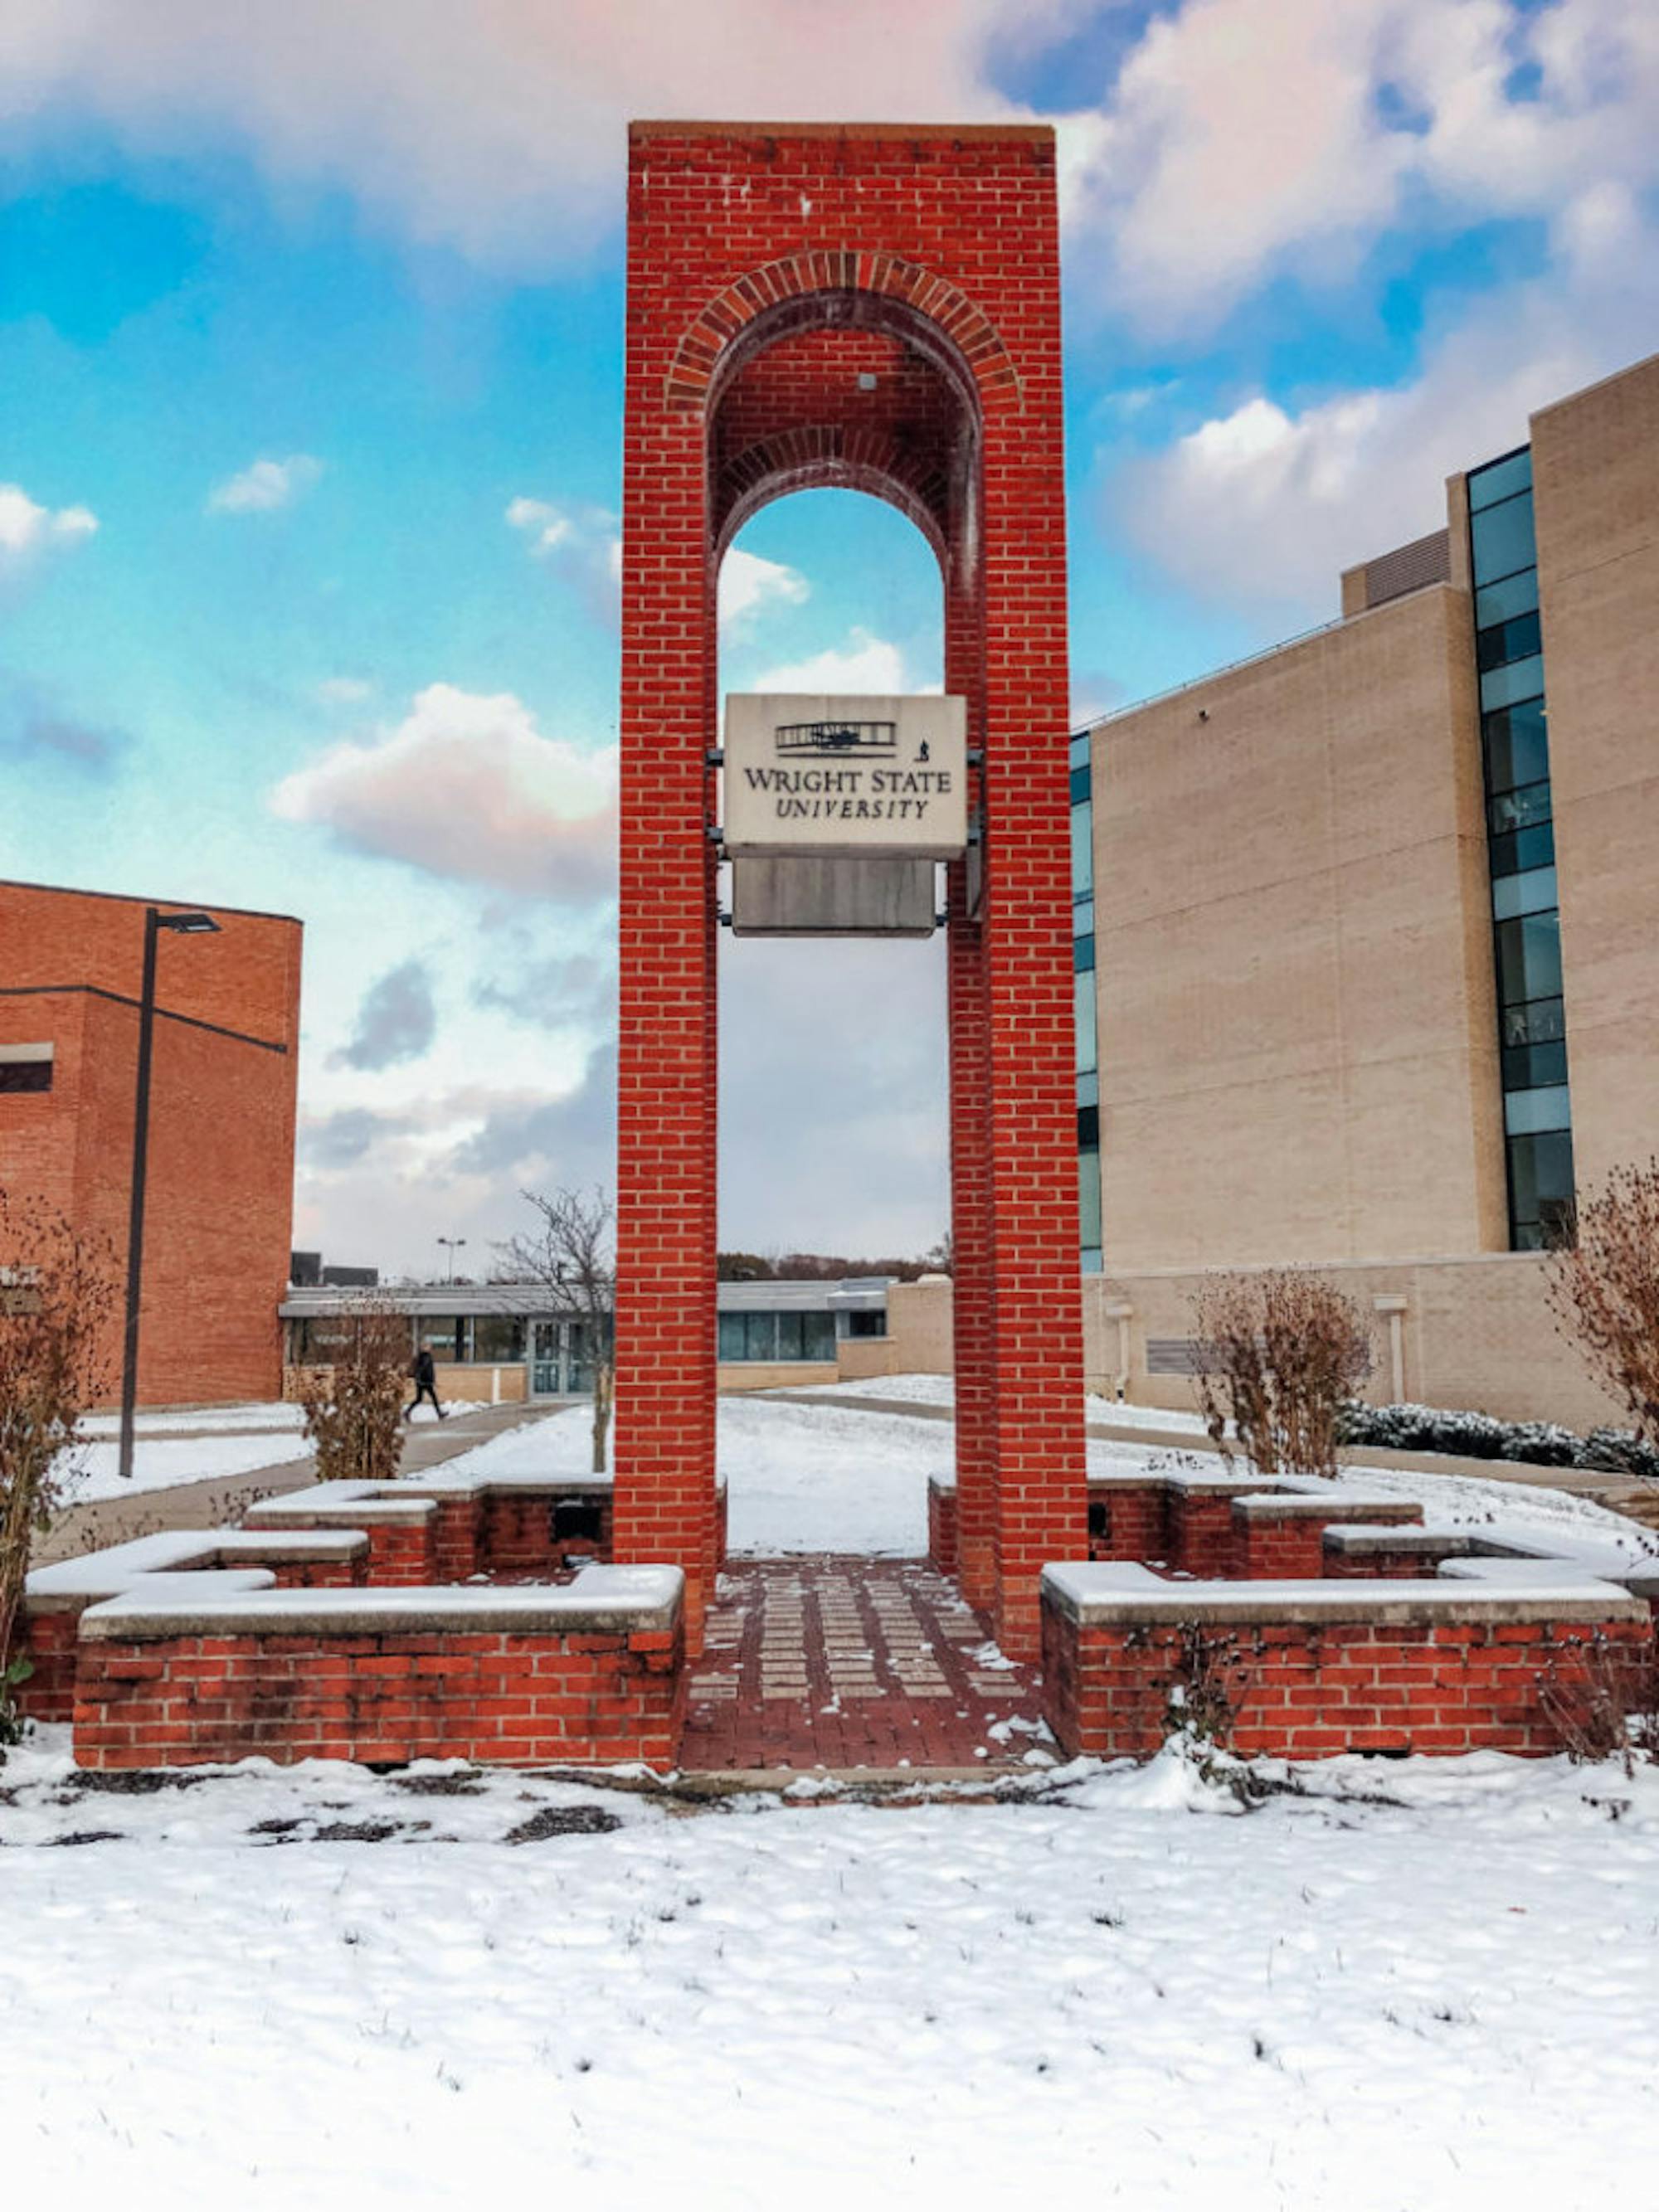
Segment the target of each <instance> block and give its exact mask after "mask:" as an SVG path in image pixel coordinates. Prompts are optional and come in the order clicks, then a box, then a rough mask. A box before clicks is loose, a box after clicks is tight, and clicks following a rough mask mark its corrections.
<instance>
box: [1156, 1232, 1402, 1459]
mask: <svg viewBox="0 0 1659 2212" xmlns="http://www.w3.org/2000/svg"><path fill="white" fill-rule="evenodd" d="M1193 1312H1194V1328H1195V1333H1196V1334H1197V1335H1198V1337H1199V1338H1200V1340H1201V1341H1202V1342H1203V1344H1204V1346H1205V1349H1206V1358H1205V1361H1204V1363H1203V1366H1202V1369H1201V1371H1200V1373H1199V1375H1198V1376H1197V1377H1196V1383H1197V1389H1198V1401H1199V1405H1200V1410H1201V1411H1202V1413H1203V1414H1204V1419H1205V1426H1206V1428H1207V1429H1208V1431H1209V1432H1210V1435H1211V1436H1212V1438H1213V1439H1214V1441H1215V1443H1216V1444H1217V1446H1218V1449H1219V1450H1220V1451H1221V1453H1222V1455H1223V1456H1224V1458H1225V1459H1227V1460H1229V1461H1231V1458H1232V1457H1233V1454H1234V1450H1235V1449H1236V1448H1237V1449H1241V1450H1242V1451H1243V1454H1244V1456H1245V1458H1246V1459H1247V1460H1249V1463H1250V1465H1251V1466H1252V1467H1253V1468H1255V1471H1256V1473H1257V1474H1262V1475H1269V1474H1322V1475H1326V1476H1329V1477H1332V1478H1334V1476H1335V1474H1336V1449H1337V1443H1338V1442H1339V1436H1338V1426H1337V1425H1338V1420H1339V1418H1340V1414H1341V1412H1342V1408H1343V1407H1344V1405H1345V1403H1346V1401H1347V1400H1348V1399H1349V1398H1350V1397H1352V1394H1353V1392H1354V1390H1355V1389H1356V1388H1357V1387H1358V1384H1359V1383H1361V1382H1363V1381H1364V1378H1365V1376H1367V1375H1369V1374H1370V1369H1371V1345H1370V1334H1369V1332H1368V1330H1367V1328H1366V1326H1365V1322H1364V1316H1363V1315H1362V1314H1361V1312H1360V1310H1359V1309H1358V1306H1357V1305H1355V1304H1353V1302H1352V1299H1349V1298H1346V1297H1343V1295H1342V1293H1341V1292H1340V1291H1339V1290H1337V1289H1336V1288H1335V1287H1334V1285H1332V1284H1330V1283H1328V1282H1326V1281H1324V1280H1323V1279H1322V1278H1321V1277H1320V1276H1318V1275H1311V1274H1307V1273H1304V1272H1303V1271H1301V1270H1300V1269H1297V1268H1291V1267H1285V1268H1275V1269H1273V1270H1271V1271H1270V1272H1268V1273H1264V1274H1260V1275H1213V1276H1211V1277H1210V1278H1209V1279H1208V1280H1207V1281H1206V1283H1205V1284H1204V1285H1203V1287H1202V1288H1201V1289H1200V1291H1199V1292H1198V1295H1197V1296H1196V1297H1195V1298H1194V1301H1193Z"/></svg>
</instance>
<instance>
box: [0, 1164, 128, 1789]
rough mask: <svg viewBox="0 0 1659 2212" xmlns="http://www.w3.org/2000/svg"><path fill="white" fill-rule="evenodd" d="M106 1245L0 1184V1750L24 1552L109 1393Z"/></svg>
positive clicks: (111, 1259)
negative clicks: (89, 1419)
mask: <svg viewBox="0 0 1659 2212" xmlns="http://www.w3.org/2000/svg"><path fill="white" fill-rule="evenodd" d="M115 1296H116V1267H115V1254H114V1250H113V1248H112V1246H111V1245H110V1244H109V1243H107V1241H106V1239H104V1238H102V1237H83V1236H82V1235H80V1234H79V1233H78V1232H77V1231H76V1230H75V1229H74V1228H73V1227H72V1226H71V1225H70V1223H69V1221H68V1220H67V1219H66V1218H64V1215H63V1214H61V1213H59V1212H58V1210H57V1209H56V1207H54V1206H47V1205H46V1204H44V1203H42V1202H40V1201H39V1200H23V1199H14V1198H12V1197H10V1196H9V1195H8V1194H7V1193H6V1192H5V1190H4V1189H3V1188H0V1746H3V1745H4V1744H6V1743H8V1742H15V1741H16V1737H17V1734H18V1720H17V1707H16V1699H15V1694H14V1693H15V1690H16V1687H17V1685H18V1684H19V1682H21V1681H22V1680H24V1679H25V1677H26V1676H27V1673H28V1671H29V1670H28V1662H27V1660H26V1659H23V1658H22V1657H21V1656H19V1655H17V1654H16V1653H15V1651H14V1650H13V1645H14V1642H15V1638H16V1632H17V1626H18V1622H19V1620H20V1619H21V1613H22V1605H23V1586H24V1583H25V1582H26V1581H27V1577H28V1571H29V1554H30V1552H31V1550H32V1549H33V1542H34V1539H35V1537H36V1536H37V1535H40V1534H44V1533H45V1531H46V1529H47V1528H50V1527H51V1525H52V1516H53V1514H54V1513H55V1512H56V1511H57V1510H58V1506H59V1505H60V1504H62V1502H63V1498H62V1482H63V1469H64V1453H65V1452H67V1451H69V1450H70V1449H73V1447H74V1446H75V1445H76V1443H78V1442H79V1441H80V1423H81V1416H82V1413H84V1412H85V1410H86V1408H87V1407H88V1404H90V1403H92V1402H93V1401H95V1400H96V1399H97V1398H99V1397H100V1396H101V1395H104V1394H105V1393H106V1391H107V1389H108V1388H109V1384H110V1381H111V1377H112V1367H111V1363H110V1354H109V1346H110V1344H111V1328H110V1325H111V1322H112V1318H113V1316H114V1312H115Z"/></svg>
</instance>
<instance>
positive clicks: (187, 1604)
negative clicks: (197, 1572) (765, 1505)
mask: <svg viewBox="0 0 1659 2212" xmlns="http://www.w3.org/2000/svg"><path fill="white" fill-rule="evenodd" d="M684 1583H685V1578H684V1575H683V1574H682V1573H681V1571H680V1570H679V1569H678V1567H617V1566H603V1565H596V1566H591V1567H585V1568H583V1570H582V1571H581V1572H580V1574H579V1575H578V1576H577V1577H576V1579H575V1580H574V1582H573V1583H569V1584H568V1585H567V1586H566V1587H564V1588H562V1589H544V1588H533V1587H531V1588H522V1589H490V1588H482V1589H480V1588H475V1587H474V1586H472V1585H471V1584H467V1583H462V1584H459V1585H452V1584H442V1585H428V1586H426V1587H422V1588H410V1589H316V1590H284V1589H270V1588H263V1589H252V1590H248V1591H246V1593H243V1594H239V1595H225V1596H222V1597H220V1596H208V1595H203V1596H201V1597H197V1595H195V1594H194V1591H193V1590H180V1589H178V1588H177V1587H176V1586H175V1588H174V1589H173V1590H171V1591H161V1592H157V1593H152V1592H150V1591H147V1590H131V1591H128V1592H126V1593H125V1594H124V1595H121V1596H119V1597H115V1598H111V1599H108V1600H107V1601H106V1602H105V1603H103V1604H101V1605H96V1606H93V1607H89V1608H88V1610H87V1611H86V1612H85V1613H82V1616H81V1634H82V1638H83V1639H84V1640H90V1641H94V1642H97V1641H104V1642H118V1643H123V1644H143V1643H157V1642H166V1641H169V1640H171V1639H172V1638H175V1637H185V1636H192V1637H212V1636H385V1635H390V1634H394V1633H410V1634H415V1635H424V1634H435V1635H441V1634H447V1635H453V1636H488V1635H506V1636H534V1635H537V1634H540V1635H544V1636H581V1635H587V1634H605V1633H611V1632H627V1633H630V1634H643V1633H649V1632H655V1631H660V1630H669V1629H671V1628H672V1626H673V1625H674V1622H675V1620H677V1618H678V1613H679V1609H680V1603H681V1599H682V1597H683V1595H684Z"/></svg>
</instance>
